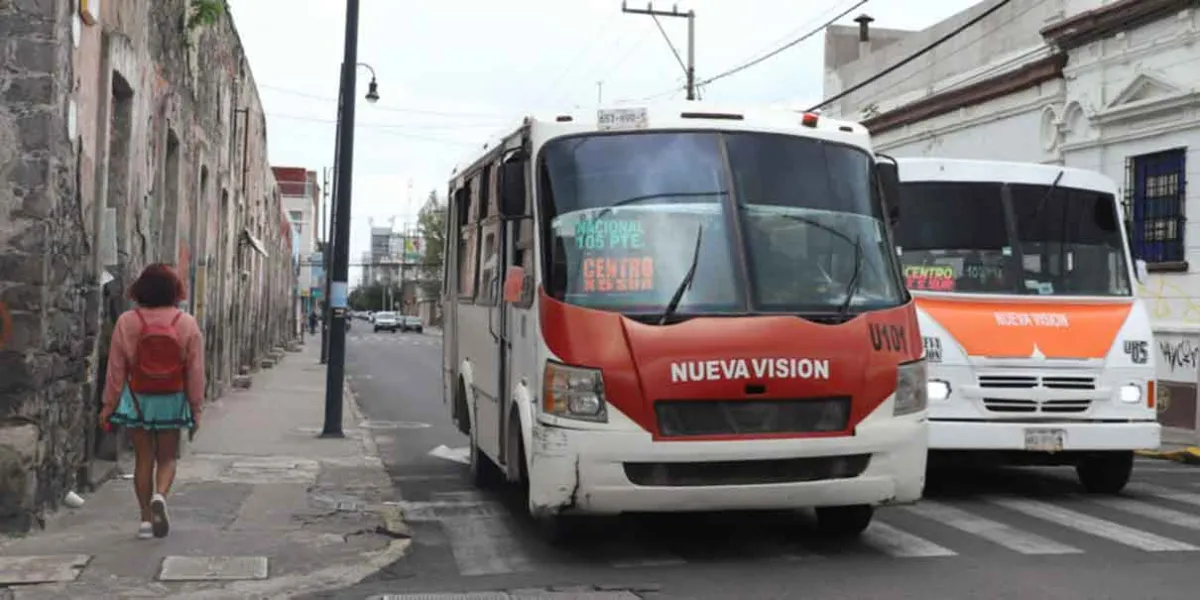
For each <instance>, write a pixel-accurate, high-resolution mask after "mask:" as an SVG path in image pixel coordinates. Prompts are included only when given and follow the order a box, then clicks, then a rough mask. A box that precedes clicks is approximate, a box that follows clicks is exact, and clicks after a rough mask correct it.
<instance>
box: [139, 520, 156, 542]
mask: <svg viewBox="0 0 1200 600" xmlns="http://www.w3.org/2000/svg"><path fill="white" fill-rule="evenodd" d="M152 537H154V526H153V525H151V524H150V522H149V521H142V524H141V525H140V526H138V532H137V538H138V539H139V540H148V539H150V538H152Z"/></svg>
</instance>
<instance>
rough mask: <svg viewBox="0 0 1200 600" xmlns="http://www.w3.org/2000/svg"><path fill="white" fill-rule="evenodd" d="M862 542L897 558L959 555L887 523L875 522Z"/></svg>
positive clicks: (863, 535) (863, 536)
mask: <svg viewBox="0 0 1200 600" xmlns="http://www.w3.org/2000/svg"><path fill="white" fill-rule="evenodd" d="M861 539H862V542H863V543H865V544H866V545H868V546H871V547H872V548H874V549H876V550H879V551H880V552H883V553H884V554H887V555H889V556H895V557H897V558H924V557H933V556H956V555H957V554H958V553H957V552H955V551H953V550H951V549H949V548H945V547H943V546H939V545H937V544H935V543H933V542H931V541H929V540H927V539H925V538H921V537H917V536H915V535H913V534H911V533H907V532H904V531H900V530H899V529H896V528H895V527H892V526H891V525H888V524H887V523H881V522H879V521H874V522H872V523H871V525H870V526H869V527H867V530H866V531H864V532H863V534H862V538H861Z"/></svg>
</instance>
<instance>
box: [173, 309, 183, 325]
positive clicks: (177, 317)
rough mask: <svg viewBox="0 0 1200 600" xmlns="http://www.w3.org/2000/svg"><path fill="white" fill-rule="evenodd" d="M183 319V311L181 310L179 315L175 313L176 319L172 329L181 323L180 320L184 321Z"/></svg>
mask: <svg viewBox="0 0 1200 600" xmlns="http://www.w3.org/2000/svg"><path fill="white" fill-rule="evenodd" d="M182 318H183V311H182V310H181V311H179V312H177V313H175V318H174V319H172V320H171V327H174V326H175V325H176V324H177V323H179V320H180V319H182Z"/></svg>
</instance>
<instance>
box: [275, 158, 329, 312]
mask: <svg viewBox="0 0 1200 600" xmlns="http://www.w3.org/2000/svg"><path fill="white" fill-rule="evenodd" d="M273 170H274V171H275V179H276V181H278V182H279V192H280V197H281V198H282V200H283V210H284V213H285V214H286V215H287V219H288V222H289V223H290V224H291V226H292V231H293V232H295V235H296V238H297V239H298V242H299V247H298V248H297V253H298V255H299V265H300V269H299V273H298V275H297V288H298V291H299V295H300V298H301V311H302V314H305V315H307V314H309V313H310V312H311V311H312V310H314V308H315V307H316V304H315V302H314V301H319V299H320V297H321V293H322V291H323V289H322V288H323V285H324V270H323V268H322V264H321V258H322V257H321V253H320V252H319V250H320V248H319V246H318V241H319V240H320V239H321V237H322V236H321V234H320V228H321V227H322V226H323V219H322V216H321V195H320V186H319V185H318V184H317V173H316V171H308V170H305V169H302V168H295V167H274V168H273Z"/></svg>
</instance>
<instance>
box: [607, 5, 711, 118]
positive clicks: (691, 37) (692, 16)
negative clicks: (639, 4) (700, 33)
mask: <svg viewBox="0 0 1200 600" xmlns="http://www.w3.org/2000/svg"><path fill="white" fill-rule="evenodd" d="M621 12H623V13H626V14H631V15H649V16H651V17H653V18H654V20H655V22H656V23H657V21H658V17H679V18H686V19H687V21H688V33H687V39H688V41H687V64H686V65H684V67H683V71H684V74H685V75H687V99H688V100H695V99H696V11H694V10H689V11H687V12H685V13H681V12H679V8H678V7H676V6H672V7H671V10H670V12H668V11H665V10H654V4H653V3H647V4H646V8H629V7H628V6H626V4H625V0H622V1H621ZM660 27H661V26H660ZM666 35H667V34H666V32H663V37H666ZM667 43H668V44H670V43H671V40H670V39H668V40H667ZM671 51H672V52H675V47H674V46H672V47H671ZM675 57H676V58H679V53H678V52H676V53H675Z"/></svg>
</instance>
